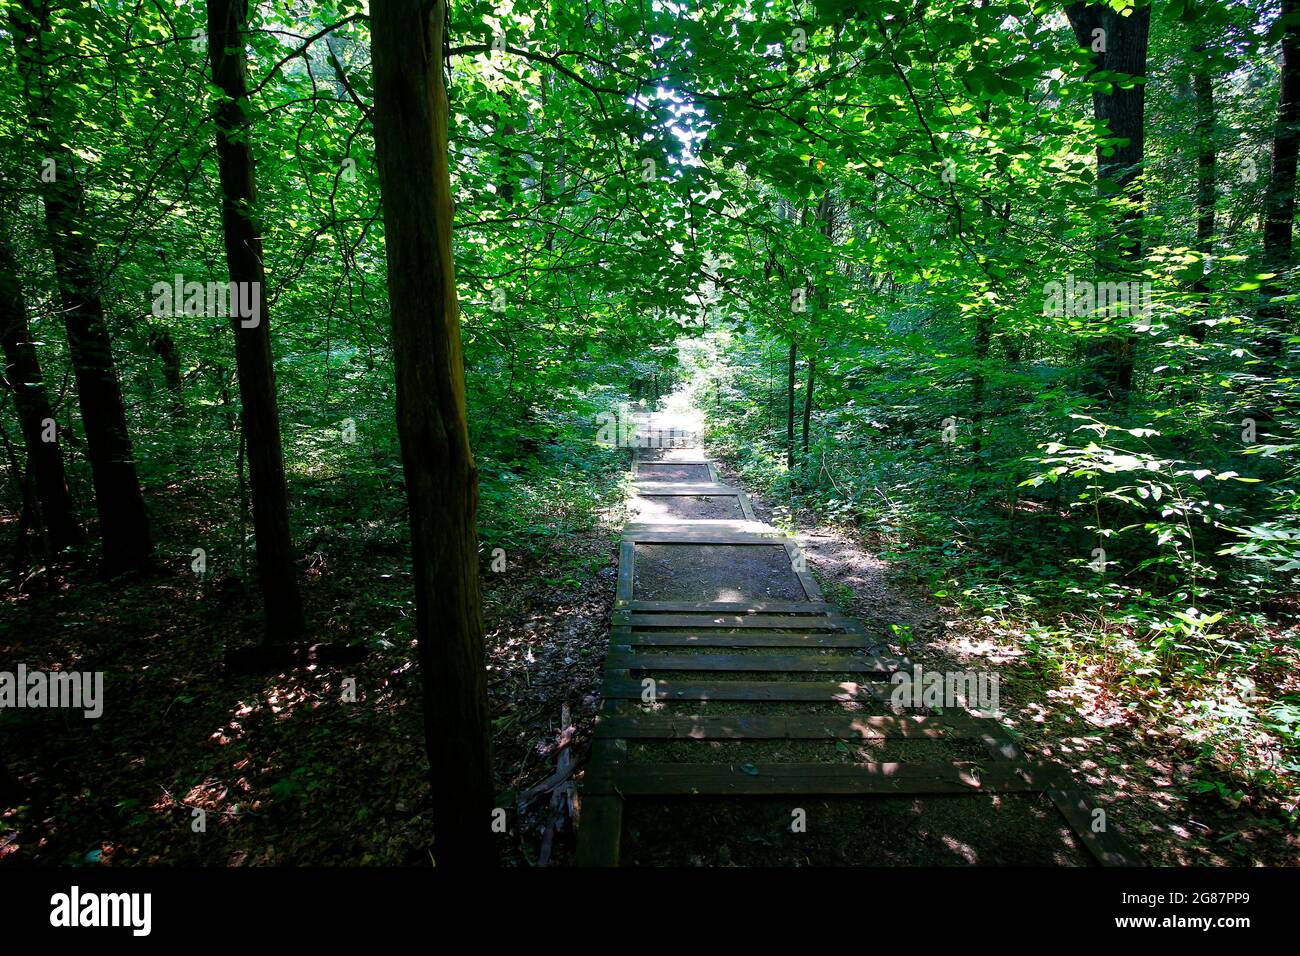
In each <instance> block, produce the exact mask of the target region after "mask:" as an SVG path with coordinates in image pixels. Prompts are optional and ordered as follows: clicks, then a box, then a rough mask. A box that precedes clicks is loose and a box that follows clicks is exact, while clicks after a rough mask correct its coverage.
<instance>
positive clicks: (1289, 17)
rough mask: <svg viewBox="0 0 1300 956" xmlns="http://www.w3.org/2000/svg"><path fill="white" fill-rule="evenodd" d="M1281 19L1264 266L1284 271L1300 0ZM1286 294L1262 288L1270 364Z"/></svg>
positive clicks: (1294, 148)
mask: <svg viewBox="0 0 1300 956" xmlns="http://www.w3.org/2000/svg"><path fill="white" fill-rule="evenodd" d="M1277 22H1278V24H1279V26H1280V27H1281V29H1282V64H1281V77H1280V82H1279V84H1278V97H1277V119H1276V122H1275V124H1274V131H1273V159H1272V163H1271V164H1270V166H1269V174H1268V187H1267V189H1266V190H1265V192H1264V270H1265V271H1266V272H1269V273H1272V274H1274V275H1276V276H1280V275H1281V274H1282V273H1284V272H1285V271H1286V270H1287V269H1289V268H1290V267H1291V265H1292V260H1293V257H1292V251H1291V245H1292V235H1293V232H1294V229H1295V181H1296V157H1297V154H1298V153H1300V2H1298V0H1282V10H1281V13H1280V14H1279V16H1278V21H1277ZM1283 294H1284V293H1283V289H1282V287H1281V283H1279V282H1278V281H1277V280H1270V281H1268V282H1267V283H1266V284H1265V285H1264V288H1263V289H1262V290H1261V298H1262V305H1261V307H1260V310H1259V318H1260V325H1261V326H1262V327H1263V348H1262V351H1263V354H1264V358H1265V361H1266V362H1267V363H1269V365H1270V366H1275V365H1276V363H1278V362H1279V361H1280V360H1281V358H1282V352H1283V341H1284V339H1285V321H1286V319H1285V309H1284V307H1283V305H1282V304H1281V303H1279V302H1276V301H1275V300H1276V299H1277V297H1278V296H1281V295H1283Z"/></svg>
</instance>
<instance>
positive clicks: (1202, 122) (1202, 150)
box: [1191, 43, 1217, 342]
mask: <svg viewBox="0 0 1300 956" xmlns="http://www.w3.org/2000/svg"><path fill="white" fill-rule="evenodd" d="M1204 52H1205V44H1203V43H1201V44H1197V46H1196V48H1195V49H1194V50H1193V54H1195V55H1197V56H1203V55H1204ZM1192 85H1193V88H1194V89H1195V92H1196V251H1197V252H1198V253H1200V255H1201V275H1200V277H1199V278H1197V280H1196V281H1195V282H1194V283H1192V291H1193V292H1195V293H1196V294H1197V295H1200V296H1205V295H1206V294H1207V293H1208V292H1209V287H1208V286H1207V285H1206V282H1205V275H1206V270H1207V269H1208V268H1209V266H1210V256H1211V255H1212V254H1213V253H1214V218H1215V211H1216V210H1215V203H1216V198H1217V197H1216V189H1215V163H1216V155H1215V150H1214V79H1213V76H1212V75H1211V73H1210V68H1209V66H1208V65H1207V64H1205V63H1204V62H1201V63H1198V64H1197V67H1196V72H1195V73H1194V74H1193V77H1192ZM1208 307H1209V303H1208V302H1206V303H1205V308H1206V309H1207V310H1208ZM1207 332H1209V326H1207V325H1206V324H1205V323H1204V322H1196V323H1194V324H1193V325H1192V328H1191V334H1192V338H1194V339H1195V340H1196V341H1197V342H1204V341H1205V336H1206V333H1207Z"/></svg>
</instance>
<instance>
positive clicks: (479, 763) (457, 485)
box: [371, 0, 494, 867]
mask: <svg viewBox="0 0 1300 956" xmlns="http://www.w3.org/2000/svg"><path fill="white" fill-rule="evenodd" d="M446 15H447V8H446V3H445V0H375V2H374V4H373V6H372V7H371V30H372V37H373V39H372V44H373V47H372V58H373V62H374V81H375V107H374V127H375V148H376V152H377V158H378V162H379V184H380V191H381V193H382V194H383V209H384V243H385V247H386V249H387V253H388V294H389V301H390V311H391V315H392V339H393V360H394V364H395V366H396V376H397V430H398V435H399V437H400V439H401V444H402V462H403V467H404V470H405V475H406V494H407V501H408V506H409V512H410V524H411V552H412V570H413V576H414V579H415V607H416V618H415V626H416V638H417V640H418V642H419V654H420V665H421V668H422V670H423V674H424V729H425V742H426V745H427V748H428V752H429V767H430V774H431V783H432V787H433V815H434V828H435V839H436V844H435V847H434V858H435V860H436V861H437V863H438V864H439V865H442V866H461V867H463V866H473V865H482V864H487V863H490V862H492V861H493V860H494V848H493V845H492V838H491V832H490V821H491V808H492V794H493V789H492V766H491V755H490V752H489V735H488V717H487V680H486V673H485V671H484V662H483V621H482V609H481V606H480V598H479V579H478V532H477V529H476V524H475V522H476V517H477V516H476V513H477V509H478V473H477V470H476V468H475V464H474V456H473V454H472V452H471V450H470V444H469V429H468V423H467V421H466V414H465V380H464V366H463V361H462V358H461V343H460V306H459V303H458V301H457V298H456V275H455V266H454V263H453V261H452V256H451V221H452V198H451V182H450V176H449V172H448V169H447V122H448V104H447V90H446V85H445V81H444V78H443V63H444V54H443V51H444V48H445V47H444V43H445V34H444V24H445V22H446Z"/></svg>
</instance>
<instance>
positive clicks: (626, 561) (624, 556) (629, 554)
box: [614, 541, 636, 605]
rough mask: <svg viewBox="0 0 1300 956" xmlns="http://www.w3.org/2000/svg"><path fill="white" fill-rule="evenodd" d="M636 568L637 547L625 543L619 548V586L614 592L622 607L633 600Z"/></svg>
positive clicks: (627, 542) (628, 542)
mask: <svg viewBox="0 0 1300 956" xmlns="http://www.w3.org/2000/svg"><path fill="white" fill-rule="evenodd" d="M635 567H636V545H634V544H632V543H631V542H630V541H624V542H623V543H622V544H620V545H619V547H618V586H617V587H616V589H615V592H614V595H615V600H616V601H617V602H618V604H620V605H621V604H624V603H626V602H628V601H631V600H632V584H633V581H634V580H635V577H634V569H635Z"/></svg>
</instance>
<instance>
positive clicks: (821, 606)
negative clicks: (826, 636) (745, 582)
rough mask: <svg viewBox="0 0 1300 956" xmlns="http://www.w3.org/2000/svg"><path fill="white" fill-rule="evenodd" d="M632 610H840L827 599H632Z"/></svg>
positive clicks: (808, 612)
mask: <svg viewBox="0 0 1300 956" xmlns="http://www.w3.org/2000/svg"><path fill="white" fill-rule="evenodd" d="M628 609H629V610H632V611H641V612H643V613H650V612H658V613H663V612H669V611H672V612H678V613H680V612H682V611H706V612H713V613H715V614H773V613H776V612H780V613H782V614H791V613H793V614H805V613H806V614H831V613H835V612H837V611H839V610H840V608H839V606H838V605H835V604H831V603H829V602H827V601H632V602H631V603H630V604H629V605H628Z"/></svg>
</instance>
